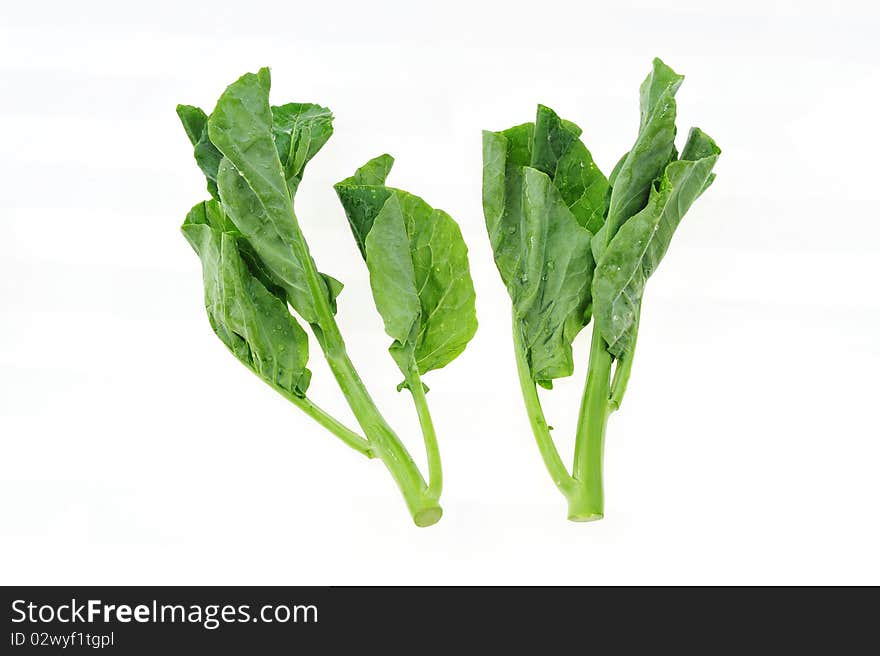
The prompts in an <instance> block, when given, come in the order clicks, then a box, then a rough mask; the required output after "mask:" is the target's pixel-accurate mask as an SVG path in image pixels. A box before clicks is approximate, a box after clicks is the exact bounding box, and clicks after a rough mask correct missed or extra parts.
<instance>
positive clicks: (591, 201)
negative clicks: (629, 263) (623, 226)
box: [531, 105, 608, 233]
mask: <svg viewBox="0 0 880 656" xmlns="http://www.w3.org/2000/svg"><path fill="white" fill-rule="evenodd" d="M580 135H581V129H580V128H579V127H578V126H577V125H575V124H574V123H572V122H570V121H565V120H563V119H561V118H559V116H557V114H556V112H554V111H553V110H552V109H550V108H549V107H545V106H544V105H538V115H537V118H536V119H535V134H534V138H533V140H532V158H531V166H532V167H533V168H536V169H538V170H540V171H543V172H544V173H546V174H547V175H548V176H550V179H551V180H553V184H554V186H555V187H556V188H557V189H559V193H560V194H561V195H562V198H563V200H565V204H566V205H567V206H568V207H569V209H570V210H571V212H572V214H574V216H575V218H576V219H577V221H578V223H580V224H581V225H582V226H583V227H585V228H586V229H587V230H589V231H590V232H591V233H595V232H596V231H597V230H598V229H599V228H600V227H601V226H602V223H603V222H604V221H605V211H606V209H607V206H606V195H607V193H608V180H606V179H605V176H604V175H603V174H602V172H601V171H600V170H599V168H598V167H597V166H596V163H595V162H594V161H593V156H592V155H591V154H590V151H589V150H587V147H586V146H585V145H584V143H583V142H582V141H581V140H580V139H579V138H578V137H580Z"/></svg>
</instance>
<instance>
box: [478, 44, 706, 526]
mask: <svg viewBox="0 0 880 656" xmlns="http://www.w3.org/2000/svg"><path fill="white" fill-rule="evenodd" d="M682 79H683V78H682V76H680V75H677V74H676V73H675V72H674V71H672V69H670V68H669V67H668V66H666V65H665V64H664V63H663V62H661V61H660V60H659V59H655V60H654V65H653V70H652V72H651V74H650V75H648V77H647V79H646V80H645V81H644V82H643V83H642V86H641V88H640V106H641V112H640V123H639V131H638V136H637V138H636V141H635V144H634V145H633V147H632V148H631V149H630V151H629V152H628V153H626V154H625V155H624V156H623V157H622V158H621V160H620V161H619V162H618V163H617V166H615V167H614V170H613V171H612V172H611V175H610V176H609V177H608V178H606V177H605V176H604V175H603V174H602V172H601V171H600V170H599V168H598V167H597V166H596V164H595V162H594V161H593V158H592V156H591V154H590V151H589V150H587V148H586V146H585V145H584V144H583V142H582V141H581V140H580V135H581V129H580V128H579V127H578V126H577V125H575V124H574V123H571V122H569V121H566V120H564V119H561V118H559V117H558V116H557V115H556V114H555V113H554V112H553V111H552V110H551V109H549V108H547V107H544V106H539V107H538V112H537V118H536V119H535V122H534V123H526V124H523V125H519V126H516V127H513V128H510V129H508V130H504V131H503V132H484V133H483V210H484V214H485V219H486V227H487V229H488V232H489V238H490V240H491V242H492V248H493V251H494V255H495V263H496V265H497V267H498V271H499V272H500V274H501V278H502V280H503V281H504V284H505V285H506V286H507V290H508V292H509V294H510V298H511V300H512V302H513V341H514V348H515V351H516V362H517V370H518V374H519V379H520V384H521V388H522V394H523V399H524V401H525V405H526V409H527V411H528V416H529V420H530V422H531V426H532V431H533V432H534V434H535V438H536V440H537V442H538V448H539V450H540V453H541V456H542V457H543V459H544V462H545V464H546V466H547V469H548V470H549V472H550V475H551V476H552V477H553V481H554V482H555V483H556V486H557V487H558V488H559V490H560V491H561V492H562V493H563V495H565V497H566V498H567V499H568V505H569V515H568V516H569V519H571V520H574V521H590V520H595V519H601V518H602V516H603V514H604V503H603V492H602V455H603V446H604V441H605V425H606V422H607V419H608V416H609V415H610V414H611V413H612V412H613V411H615V410H617V409H618V408H619V407H620V403H621V400H622V398H623V395H624V391H625V390H626V385H627V381H628V379H629V376H630V369H631V367H632V361H633V354H634V351H635V346H636V336H637V335H638V329H639V315H640V312H641V303H642V295H643V292H644V289H645V282H646V281H647V279H648V277H649V276H650V275H651V274H652V273H653V272H654V270H655V269H656V268H657V265H658V264H659V262H660V260H661V259H662V257H663V255H664V254H665V253H666V249H667V248H668V247H669V242H670V240H671V238H672V233H673V232H674V231H675V229H676V227H678V224H679V222H680V221H681V219H682V216H683V215H684V213H685V212H686V211H687V209H688V208H689V207H690V206H691V204H692V203H693V202H694V201H695V200H696V199H697V197H698V196H699V195H700V194H701V193H703V191H705V190H706V188H707V187H708V186H709V185H710V184H711V183H712V180H713V179H714V175H713V174H712V168H713V166H714V165H715V162H716V160H717V159H718V155H719V154H720V150H719V149H718V147H717V146H716V145H715V143H714V142H713V141H712V139H711V138H709V136H708V135H706V134H705V133H703V132H702V131H700V130H699V129H697V128H694V129H692V130H691V131H690V134H689V136H688V139H687V142H686V143H685V146H684V148H683V150H682V152H681V154H680V155H679V153H678V152H677V151H676V148H675V144H674V141H675V133H676V128H675V111H676V106H675V92H676V91H677V90H678V87H679V86H680V85H681V82H682ZM591 318H595V321H594V322H593V329H592V341H591V347H590V360H589V366H588V370H587V378H586V385H585V388H584V393H583V400H582V402H581V408H580V414H579V416H578V424H577V433H576V439H575V452H574V467H573V469H572V470H571V472H570V473H569V470H568V469H567V467H566V466H565V464H564V463H563V460H562V458H561V457H560V455H559V452H558V451H557V449H556V446H555V444H554V442H553V439H552V437H551V435H550V428H549V426H548V425H547V421H546V420H545V418H544V413H543V410H542V409H541V403H540V400H539V397H538V389H537V386H541V387H543V388H546V389H552V387H553V380H554V379H555V378H560V377H563V376H569V375H571V374H572V373H573V371H574V362H573V359H572V348H571V345H572V341H573V340H574V338H575V337H576V336H577V334H578V333H579V332H580V330H581V329H582V328H584V327H585V326H586V325H587V324H589V323H590V319H591Z"/></svg>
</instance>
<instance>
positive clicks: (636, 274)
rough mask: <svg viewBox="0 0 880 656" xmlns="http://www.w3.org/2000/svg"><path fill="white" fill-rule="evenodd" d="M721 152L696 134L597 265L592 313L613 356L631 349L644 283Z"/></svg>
mask: <svg viewBox="0 0 880 656" xmlns="http://www.w3.org/2000/svg"><path fill="white" fill-rule="evenodd" d="M720 152H721V151H720V150H719V149H718V147H717V146H716V145H715V143H714V142H713V141H712V139H710V138H709V137H708V136H707V135H706V134H704V133H703V132H701V131H700V130H697V129H694V130H692V131H691V134H690V136H689V138H688V143H687V145H686V146H685V148H684V151H683V152H682V159H681V160H678V161H675V162H672V163H670V164H669V165H668V166H667V167H666V170H665V172H664V174H663V177H662V179H661V180H660V181H659V185H658V186H653V187H652V188H651V190H650V197H649V199H648V203H647V205H646V206H645V208H644V209H643V210H642V211H640V212H639V213H638V214H636V215H635V216H633V217H631V218H630V219H629V220H628V221H627V222H626V223H624V224H623V225H622V226H621V228H620V229H619V230H618V232H617V234H616V235H615V236H614V238H613V239H612V240H611V242H610V243H609V244H608V247H607V248H606V250H605V252H604V253H603V255H602V258H601V259H600V260H599V263H598V265H597V267H596V272H595V274H594V276H593V303H594V308H593V311H594V314H595V317H596V326H597V327H598V329H599V330H600V331H601V333H602V337H603V338H604V339H605V341H606V343H607V344H608V351H609V352H610V353H611V354H612V355H614V356H616V357H623V356H624V355H625V354H626V353H628V352H629V351H630V349H631V348H632V345H633V341H634V339H635V329H636V326H637V324H638V318H639V312H640V309H641V299H642V294H643V293H644V289H645V283H646V282H647V280H648V278H649V277H650V276H651V274H652V273H653V272H654V271H655V270H656V268H657V265H658V264H659V263H660V260H661V259H662V258H663V255H664V254H665V253H666V250H667V249H668V248H669V243H670V241H671V240H672V234H673V233H674V232H675V229H676V228H677V227H678V224H679V223H680V221H681V219H682V217H683V216H684V214H685V212H687V210H688V208H689V207H690V206H691V204H692V203H693V202H694V201H695V200H696V199H697V198H698V197H699V196H700V194H701V193H703V191H704V190H705V188H706V187H707V185H708V184H709V182H710V180H711V175H712V168H713V167H714V166H715V162H716V160H717V159H718V155H719V154H720ZM688 158H694V159H688Z"/></svg>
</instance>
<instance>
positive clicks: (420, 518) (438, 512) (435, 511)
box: [413, 506, 443, 528]
mask: <svg viewBox="0 0 880 656" xmlns="http://www.w3.org/2000/svg"><path fill="white" fill-rule="evenodd" d="M442 516H443V508H441V507H440V506H434V507H433V508H425V509H424V510H419V511H418V512H416V513H414V514H413V521H414V522H415V523H416V526H420V527H422V528H424V527H425V526H431V525H433V524H436V523H437V522H439V521H440V518H441V517H442Z"/></svg>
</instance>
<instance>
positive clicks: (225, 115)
mask: <svg viewBox="0 0 880 656" xmlns="http://www.w3.org/2000/svg"><path fill="white" fill-rule="evenodd" d="M269 87H270V76H269V70H268V69H266V68H264V69H261V70H260V71H259V72H257V73H256V74H251V73H248V74H246V75H243V76H242V77H241V78H240V79H239V80H238V81H236V82H234V83H233V84H231V85H230V86H229V87H228V88H227V89H226V91H225V92H224V93H223V94H222V95H221V96H220V99H219V100H218V102H217V105H216V107H215V108H214V111H213V112H212V113H211V115H210V116H207V115H206V114H205V113H204V112H203V111H202V110H201V109H198V108H197V107H192V106H188V105H179V106H178V108H177V113H178V116H179V117H180V119H181V122H182V123H183V126H184V129H185V130H186V133H187V136H188V137H189V139H190V142H191V143H192V145H193V149H194V155H195V159H196V163H197V164H198V166H199V168H200V169H201V170H202V172H203V173H204V174H205V178H206V179H207V185H208V191H209V193H210V194H211V196H212V198H211V199H210V200H206V201H203V202H200V203H198V204H197V205H196V206H195V207H193V209H192V210H191V211H190V212H189V214H188V215H187V217H186V220H185V221H184V224H183V227H182V230H183V233H184V236H185V237H186V238H187V240H188V241H189V243H190V244H191V245H192V247H193V249H194V250H195V251H196V253H197V254H198V256H199V258H200V260H201V263H202V276H203V279H204V287H205V307H206V309H207V311H208V320H209V322H210V324H211V327H212V329H213V330H214V332H215V333H216V334H217V336H218V337H219V338H220V340H221V341H222V342H223V343H224V344H225V345H226V346H227V347H228V348H229V350H230V351H232V353H233V354H234V355H235V356H236V357H237V358H238V359H239V360H240V361H241V362H242V363H243V364H244V365H245V366H247V367H248V368H249V369H250V370H251V371H253V372H254V373H255V374H257V376H259V377H260V378H262V379H263V380H264V381H265V382H266V383H268V384H269V385H270V386H271V387H272V388H273V389H275V390H276V391H277V392H279V393H280V394H282V395H283V396H284V397H285V398H287V399H288V400H290V401H291V402H292V403H293V404H294V405H296V406H297V407H299V408H301V409H302V410H303V411H304V412H305V413H306V414H308V415H309V416H311V417H312V418H313V419H315V420H316V421H317V422H318V423H319V424H321V425H322V426H324V427H325V428H327V429H328V430H329V431H330V432H331V433H333V434H335V435H336V436H337V437H339V438H340V439H341V440H342V441H343V442H345V443H346V444H348V445H349V446H350V447H352V448H354V449H355V450H357V451H359V452H360V453H362V454H364V455H365V456H367V457H368V458H373V457H378V458H380V459H381V460H382V461H383V462H384V463H385V465H386V467H387V468H388V470H389V471H390V472H391V475H392V477H393V478H394V480H395V481H396V482H397V485H398V486H399V488H400V490H401V492H402V493H403V497H404V499H405V501H406V503H407V506H408V508H409V511H410V513H411V514H412V517H413V520H414V521H415V523H416V524H417V525H419V526H429V525H431V524H434V523H436V522H437V521H438V520H439V519H440V516H441V514H442V511H441V508H440V505H439V498H440V493H441V489H442V485H443V480H442V470H441V464H440V453H439V449H438V445H437V437H436V434H435V430H434V425H433V422H432V419H431V415H430V413H429V411H428V405H427V401H426V398H425V393H426V391H427V388H426V386H425V385H424V383H422V380H421V376H422V375H423V374H425V373H426V372H428V371H430V370H432V369H438V368H440V367H443V366H445V365H447V364H449V362H451V361H452V360H453V359H455V358H456V357H457V356H458V355H459V354H460V353H461V352H462V351H463V350H464V348H465V346H466V345H467V343H468V342H469V341H470V339H471V338H472V337H473V336H474V333H475V331H476V328H477V320H476V313H475V309H474V288H473V282H472V281H471V278H470V272H469V267H468V259H467V248H466V247H465V244H464V241H463V240H462V237H461V233H460V231H459V229H458V225H457V224H456V223H455V221H453V220H452V218H451V217H450V216H449V215H448V214H446V213H445V212H442V211H441V210H435V209H433V208H432V207H431V206H430V205H428V204H427V203H426V202H425V201H423V200H422V199H421V198H418V197H417V196H413V195H411V194H408V193H407V192H404V191H400V190H398V189H393V188H391V187H386V186H385V184H384V183H385V178H386V177H387V175H388V172H389V171H390V169H391V164H392V162H393V159H392V158H391V157H390V156H389V155H383V156H381V157H378V158H376V159H374V160H372V161H370V162H369V163H367V165H365V166H364V167H363V168H361V169H359V170H358V172H357V173H356V174H355V175H354V176H352V177H351V178H348V179H346V180H344V181H343V182H340V183H339V184H338V185H336V190H337V192H338V194H339V197H340V199H341V200H342V204H343V208H344V211H345V213H346V214H347V216H348V218H349V221H350V223H351V227H352V232H353V234H354V237H355V240H356V242H357V245H358V248H359V249H360V251H361V253H362V254H363V256H364V258H365V260H366V264H367V269H368V270H369V274H370V283H371V286H372V289H373V297H374V300H375V303H376V307H377V309H378V311H379V313H380V315H381V316H382V318H383V320H384V322H385V328H386V331H387V332H388V334H389V336H390V337H391V338H392V339H393V342H392V344H391V346H390V348H389V351H390V353H391V355H392V357H393V358H394V360H395V362H396V363H397V365H398V366H399V367H400V370H401V372H402V374H403V378H404V382H403V383H402V384H401V386H400V387H399V389H403V388H404V387H405V388H407V389H408V390H409V391H410V394H411V396H412V398H413V402H414V404H415V408H416V412H417V414H418V418H419V422H420V425H421V429H422V433H423V437H424V442H425V448H426V451H427V455H428V480H427V481H425V479H424V477H423V476H422V474H421V472H420V471H419V469H418V467H417V466H416V465H415V463H414V462H413V459H412V457H411V456H410V454H409V452H408V451H407V449H406V448H405V447H404V445H403V443H402V442H401V441H400V439H399V438H398V436H397V435H396V434H395V433H394V431H393V430H392V428H391V426H390V425H389V424H388V422H387V421H386V420H385V418H384V417H383V416H382V415H381V414H380V412H379V410H378V408H377V407H376V405H375V403H374V402H373V400H372V398H371V397H370V395H369V393H368V392H367V390H366V388H365V386H364V384H363V382H362V381H361V378H360V376H359V375H358V373H357V371H355V368H354V365H353V364H352V362H351V360H350V359H349V357H348V354H347V352H346V348H345V343H344V342H343V339H342V335H341V333H340V331H339V327H338V325H337V323H336V319H335V316H334V315H335V313H336V299H337V296H338V295H339V293H340V291H341V290H342V284H341V283H340V282H338V281H337V280H335V279H334V278H332V277H330V276H328V275H326V274H322V273H319V272H318V269H317V267H316V265H315V262H314V260H313V259H312V257H311V255H310V252H309V247H308V244H307V243H306V241H305V238H304V237H303V234H302V232H301V230H300V225H299V222H298V220H297V217H296V215H295V214H294V209H293V204H294V197H295V194H296V191H297V188H298V187H299V185H300V182H301V181H302V176H303V172H304V169H305V166H306V164H307V163H308V162H309V160H310V159H311V158H312V157H314V155H315V154H316V153H317V152H318V150H320V148H321V147H322V146H323V145H324V144H325V143H326V142H327V140H328V139H329V138H330V135H331V134H332V132H333V126H332V121H333V116H332V114H331V113H330V111H329V110H328V109H326V108H325V107H320V106H318V105H311V104H304V103H290V104H287V105H281V106H277V107H274V106H270V104H269ZM291 308H292V309H293V310H294V312H295V313H296V315H298V317H299V318H300V319H302V320H303V321H305V322H306V323H307V324H308V325H309V328H310V329H311V331H312V333H313V335H314V336H315V339H316V341H317V343H318V345H319V346H320V348H321V350H322V352H323V354H324V357H325V358H326V359H327V362H328V363H329V365H330V369H331V371H332V372H333V375H334V377H335V378H336V381H337V383H338V385H339V388H340V389H341V391H342V393H343V395H344V396H345V398H346V400H347V402H348V404H349V406H350V407H351V410H352V412H353V414H354V416H355V418H356V420H357V422H358V424H359V425H360V428H361V430H362V431H363V435H361V434H359V433H357V432H356V431H354V430H351V429H349V428H347V427H346V426H345V425H344V424H343V423H342V422H340V421H339V420H337V419H335V418H333V417H331V416H330V415H329V414H328V413H327V412H325V411H324V410H322V409H320V408H319V407H318V406H317V405H315V404H314V403H313V402H312V401H311V400H310V399H309V397H308V396H307V393H308V391H309V382H310V379H311V373H310V372H309V370H308V368H307V367H306V365H307V362H308V356H309V339H308V336H307V334H306V332H305V331H304V330H303V328H302V327H301V326H300V323H299V321H298V320H297V318H296V316H294V314H292V313H291V311H290V309H291Z"/></svg>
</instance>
